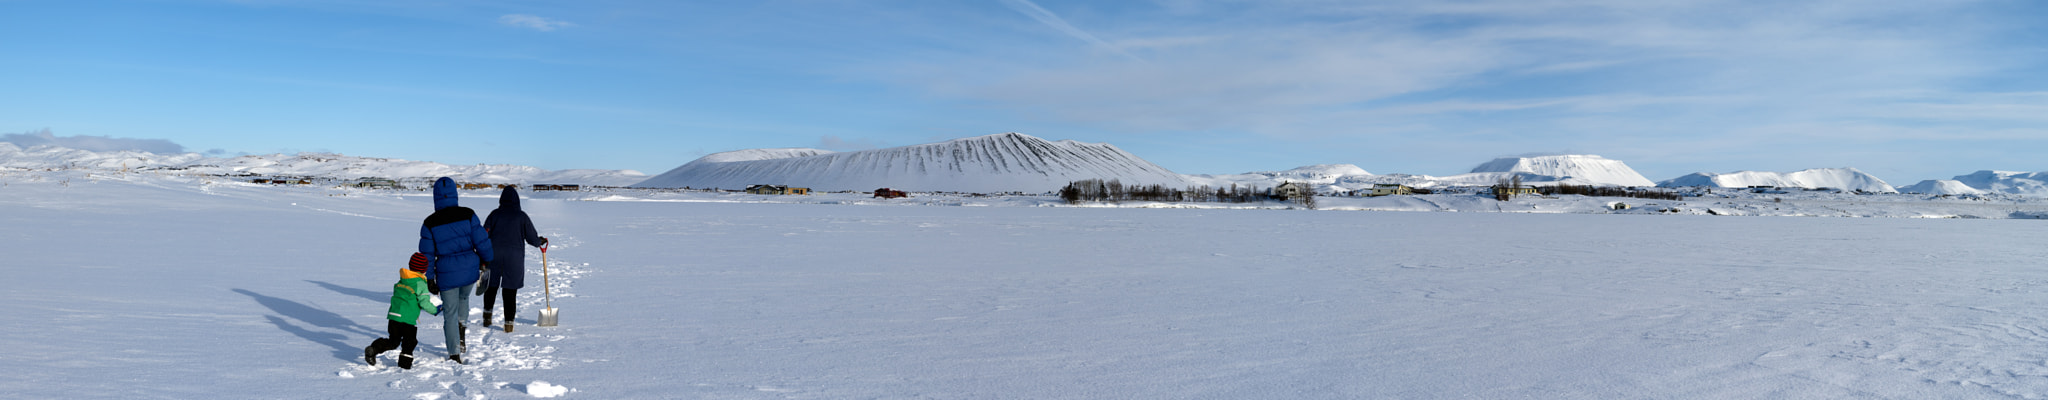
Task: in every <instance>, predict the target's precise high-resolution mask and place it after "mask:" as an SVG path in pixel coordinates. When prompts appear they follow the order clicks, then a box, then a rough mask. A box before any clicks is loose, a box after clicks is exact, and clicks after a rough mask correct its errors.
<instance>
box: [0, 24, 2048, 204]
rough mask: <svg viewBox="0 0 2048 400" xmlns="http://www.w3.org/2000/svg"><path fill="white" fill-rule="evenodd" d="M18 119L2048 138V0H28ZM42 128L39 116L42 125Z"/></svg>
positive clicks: (248, 130) (636, 149)
mask: <svg viewBox="0 0 2048 400" xmlns="http://www.w3.org/2000/svg"><path fill="white" fill-rule="evenodd" d="M0 15H5V16H8V17H9V18H7V19H8V22H7V23H5V24H0V37H4V38H6V39H0V54H7V55H9V56H10V57H9V58H8V61H7V62H4V63H0V87H4V88H6V89H7V92H8V94H9V95H7V96H0V134H11V135H8V136H7V137H10V138H21V137H29V136H33V135H32V134H34V133H38V132H41V131H42V130H44V129H48V130H49V132H51V133H53V134H54V135H56V136H57V137H71V136H79V137H91V138H93V139H96V142H98V143H109V142H113V143H118V142H121V141H122V140H124V139H133V140H134V141H135V142H137V143H142V144H148V145H155V146H162V145H164V143H163V142H164V141H168V142H170V143H173V145H174V146H179V147H182V148H183V149H185V150H187V151H195V152H208V151H217V152H220V153H224V154H235V153H274V152H298V151H327V152H338V153H343V154H349V155H361V156H376V157H395V158H405V159H415V160H430V161H438V162H444V163H451V164H467V163H493V164H499V163H503V164H523V165H533V166H539V167H543V168H550V169H567V168H602V169H636V170H640V171H643V172H647V173H649V174H655V173H660V172H663V171H666V170H668V169H670V168H673V167H675V166H678V165H681V164H683V163H685V162H688V161H690V160H693V159H695V158H697V157H699V156H702V155H704V154H708V153H712V152H719V151H727V150H736V149H746V148H766V147H816V148H826V149H832V150H860V149H866V148H876V147H891V146H902V145H912V144H921V143H930V142H935V141H941V140H946V139H953V138H960V137H969V136H979V135H986V134H994V133H1002V132H1022V133H1025V134H1030V135H1033V136H1038V137H1042V138H1046V139H1055V140H1057V139H1074V140H1080V141H1084V142H1107V143H1112V144H1115V145H1117V146H1119V147H1122V148H1124V149H1125V150H1128V151H1131V152H1132V153H1135V154H1137V155H1139V156H1141V157H1144V158H1146V159H1148V160H1151V161H1153V162H1155V163H1158V164H1160V165H1162V166H1165V167H1167V168H1169V169H1172V170H1174V171H1176V172H1181V173H1238V172H1248V171H1265V170H1282V169H1289V168H1293V167H1298V166H1304V165H1312V164H1330V163H1345V164H1356V165H1358V166H1360V167H1363V168H1365V169H1366V170H1368V171H1372V172H1374V173H1415V174H1432V175H1448V174H1457V173H1463V172H1466V171H1467V170H1469V169H1470V168H1471V167H1473V166H1476V165H1478V164H1480V163H1483V162H1485V161H1487V160H1490V159H1492V158H1495V157H1501V156H1511V155H1520V154H1531V153H1564V152H1569V153H1583V154H1599V155H1603V156H1606V157H1608V158H1613V159H1618V160H1622V161H1625V162H1627V163H1629V165H1630V166H1632V167H1634V168H1635V169H1636V170H1638V171H1640V172H1642V173H1643V174H1644V175H1645V176H1647V177H1649V178H1650V179H1652V180H1664V179H1670V178H1675V177H1677V176H1679V175H1683V174H1687V173H1692V172H1729V171H1735V170H1761V171H1793V170H1799V169H1806V168H1822V167H1856V168H1859V169H1862V170H1864V171H1866V172H1870V173H1872V174H1875V175H1877V176H1878V177H1880V178H1884V179H1886V180H1887V181H1890V182H1891V183H1893V184H1899V185H1904V184H1911V183H1914V182H1918V181H1919V180H1922V179H1945V178H1948V177H1951V176H1954V175H1961V174H1966V173H1969V172H1972V171H1976V170H1980V169H1997V170H2019V171H2043V170H2048V162H2044V161H2043V160H2044V158H2043V157H2042V156H2043V155H2044V154H2048V24H2044V23H2042V22H2043V21H2048V2H2043V1H2031V0H2027V1H2022V0H2011V1H1965V0H1953V1H1951V0H1916V1H1870V0H1858V1H1805V2H1787V1H1609V0H1514V1H1489V0H1473V1H1318V0H1261V1H1201V0H1157V1H1140V0H1131V1H1061V0H986V1H980V0H974V1H966V0H963V1H889V0H868V1H780V0H761V1H721V2H697V1H627V0H609V1H608V0H594V1H465V0H444V1H383V0H304V1H284V0H239V1H226V0H223V1H173V0H163V1H39V0H0ZM25 134H28V135H25Z"/></svg>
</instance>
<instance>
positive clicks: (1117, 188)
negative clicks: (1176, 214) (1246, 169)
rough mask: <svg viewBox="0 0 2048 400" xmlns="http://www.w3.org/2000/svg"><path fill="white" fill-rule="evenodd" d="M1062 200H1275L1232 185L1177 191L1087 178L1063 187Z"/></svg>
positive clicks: (1164, 186)
mask: <svg viewBox="0 0 2048 400" xmlns="http://www.w3.org/2000/svg"><path fill="white" fill-rule="evenodd" d="M1060 199H1062V200H1066V201H1067V203H1070V204H1071V203H1080V202H1083V201H1161V202H1186V203H1253V202H1261V201H1266V200H1271V199H1272V196H1271V195H1270V194H1268V193H1267V192H1266V191H1264V190H1259V187H1258V186H1250V187H1244V186H1238V185H1236V184H1232V185H1230V187H1227V188H1212V187H1209V185H1201V186H1194V187H1189V188H1186V189H1175V188H1169V187H1166V185H1158V184H1153V185H1126V184H1124V183H1123V182H1119V181H1117V180H1115V179H1111V180H1108V181H1104V180H1101V179H1083V180H1078V181H1073V182H1068V183H1067V186H1066V187H1063V188H1060Z"/></svg>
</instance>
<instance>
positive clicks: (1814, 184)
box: [1657, 168, 1898, 193]
mask: <svg viewBox="0 0 2048 400" xmlns="http://www.w3.org/2000/svg"><path fill="white" fill-rule="evenodd" d="M1657 186H1661V187H1692V186H1700V187H1723V188H1740V187H1750V186H1774V187H1791V188H1807V189H1841V190H1849V191H1864V192H1871V193H1898V190H1895V189H1893V188H1892V185H1891V184H1889V183H1885V182H1884V180H1883V179H1877V177H1876V176H1871V175H1870V174H1867V173H1864V172H1863V171H1859V170H1856V169H1855V168H1815V169H1808V170H1801V171H1797V172H1763V171H1738V172H1730V173H1725V174H1721V173H1711V172H1698V173H1693V174H1690V175H1686V176H1681V177H1678V178H1674V179H1672V180H1668V181H1663V182H1659V183H1657Z"/></svg>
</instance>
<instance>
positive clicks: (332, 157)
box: [0, 143, 647, 186]
mask: <svg viewBox="0 0 2048 400" xmlns="http://www.w3.org/2000/svg"><path fill="white" fill-rule="evenodd" d="M0 167H4V168H18V169H51V168H66V169H99V170H123V169H126V170H131V171H149V170H175V171H179V172H183V173H192V174H204V175H263V176H293V177H322V178H335V179H355V178H367V177H379V178H391V179H399V180H412V179H431V178H438V177H443V176H447V177H454V178H455V179H456V180H460V181H464V182H479V183H573V184H582V185H597V186H622V185H626V184H630V183H633V182H639V181H641V180H645V179H647V174H644V173H640V172H639V171H632V170H599V169H570V170H559V171H552V170H546V169H541V168H535V167H529V166H522V165H503V164H491V165H486V164H478V165H448V164H441V163H436V162H427V161H411V160H401V159H392V158H373V157H356V156H345V155H340V154H331V153H299V154H294V155H285V154H269V155H247V156H238V157H230V158H212V157H206V156H204V155H201V154H199V153H183V154H157V153H148V152H140V151H110V152H94V151H86V150H78V149H69V148H62V147H53V146H35V147H30V148H27V149H23V148H20V147H19V146H15V145H14V144H11V143H0Z"/></svg>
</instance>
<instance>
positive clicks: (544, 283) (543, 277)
mask: <svg viewBox="0 0 2048 400" xmlns="http://www.w3.org/2000/svg"><path fill="white" fill-rule="evenodd" d="M548 282H549V279H548V247H547V246H541V247H540V291H541V293H546V294H547V302H548V303H547V304H548V306H547V308H543V309H541V310H540V323H538V324H534V325H536V326H555V323H556V322H557V321H556V318H558V317H560V315H559V314H556V313H555V312H556V311H559V310H556V309H555V292H554V288H552V287H549V286H551V285H549V284H548Z"/></svg>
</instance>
